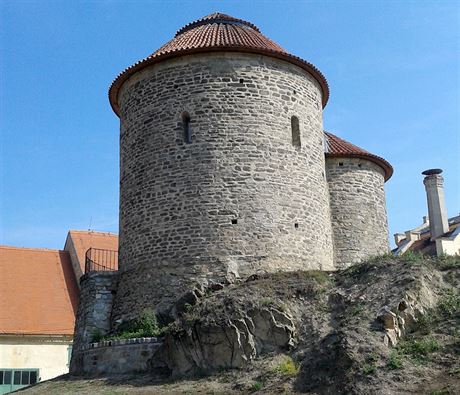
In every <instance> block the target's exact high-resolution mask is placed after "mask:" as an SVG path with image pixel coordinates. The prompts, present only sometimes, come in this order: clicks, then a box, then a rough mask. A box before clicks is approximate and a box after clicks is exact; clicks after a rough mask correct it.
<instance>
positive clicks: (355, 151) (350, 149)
mask: <svg viewBox="0 0 460 395" xmlns="http://www.w3.org/2000/svg"><path fill="white" fill-rule="evenodd" d="M324 134H325V136H326V157H330V158H340V157H342V158H345V157H352V158H362V159H367V160H369V161H371V162H374V163H375V164H377V165H379V166H380V167H381V168H382V169H383V170H384V171H385V181H387V180H389V179H390V177H391V176H392V174H393V167H392V166H391V165H390V164H389V163H388V162H387V161H386V160H385V159H383V158H381V157H380V156H377V155H374V154H371V153H370V152H369V151H366V150H364V149H362V148H360V147H358V146H357V145H354V144H352V143H349V142H348V141H346V140H343V139H341V138H340V137H337V136H336V135H334V134H332V133H329V132H326V131H325V132H324Z"/></svg>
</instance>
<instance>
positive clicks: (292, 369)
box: [274, 356, 300, 377]
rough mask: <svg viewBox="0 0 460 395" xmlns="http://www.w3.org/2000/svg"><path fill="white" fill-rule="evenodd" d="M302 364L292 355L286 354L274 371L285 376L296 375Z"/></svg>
mask: <svg viewBox="0 0 460 395" xmlns="http://www.w3.org/2000/svg"><path fill="white" fill-rule="evenodd" d="M299 370H300V365H299V364H298V363H297V362H295V361H294V360H293V359H292V358H291V357H289V356H285V357H284V358H283V361H282V362H281V363H280V364H279V365H278V366H276V367H275V369H274V372H275V373H279V374H280V375H282V376H285V377H291V376H296V375H297V374H298V373H299Z"/></svg>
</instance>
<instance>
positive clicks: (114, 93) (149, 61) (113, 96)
mask: <svg viewBox="0 0 460 395" xmlns="http://www.w3.org/2000/svg"><path fill="white" fill-rule="evenodd" d="M208 52H244V53H253V54H258V55H265V56H270V57H272V58H277V59H281V60H284V61H287V62H289V63H292V64H295V65H296V66H299V67H301V68H302V69H304V70H305V71H307V72H308V73H309V74H311V75H312V76H313V78H315V80H316V81H317V82H318V83H319V85H320V87H321V91H322V105H323V108H324V107H326V104H327V102H328V100H329V93H330V91H329V85H328V83H327V80H326V77H324V75H323V74H322V73H321V71H319V70H318V69H317V68H316V67H315V66H314V65H313V64H311V63H309V62H307V61H305V60H303V59H301V58H299V57H297V56H294V55H290V54H288V53H280V52H276V51H271V50H267V49H263V48H246V47H239V46H222V47H212V48H193V49H189V50H186V51H184V50H180V51H173V52H168V53H164V54H161V55H158V56H152V57H147V58H145V59H143V60H140V61H139V62H137V63H135V64H133V65H132V66H130V67H128V68H126V69H125V70H124V71H123V72H121V73H120V74H119V75H118V76H117V77H116V78H115V80H114V81H113V82H112V84H111V85H110V88H109V101H110V105H111V107H112V109H113V111H114V112H115V114H117V115H118V116H120V107H119V105H118V93H119V91H120V89H121V87H122V85H123V84H124V83H125V82H126V81H127V80H128V79H129V78H130V77H132V76H133V75H134V74H135V73H137V72H138V71H140V70H142V69H144V68H146V67H148V66H151V65H153V64H156V63H159V62H162V61H164V60H167V59H171V58H176V57H180V56H185V55H192V54H198V53H208Z"/></svg>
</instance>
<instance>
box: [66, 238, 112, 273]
mask: <svg viewBox="0 0 460 395" xmlns="http://www.w3.org/2000/svg"><path fill="white" fill-rule="evenodd" d="M89 248H99V249H101V250H112V251H118V235H116V234H114V233H109V232H95V231H90V230H70V231H69V233H68V235H67V240H66V242H65V247H64V250H66V251H69V253H70V254H71V258H72V259H73V260H74V261H75V260H76V261H77V262H78V266H79V268H80V270H81V272H79V273H76V275H77V278H79V277H80V276H81V275H82V274H83V273H85V254H86V251H88V249H89ZM117 266H118V263H117Z"/></svg>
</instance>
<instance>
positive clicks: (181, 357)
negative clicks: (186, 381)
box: [164, 307, 296, 376]
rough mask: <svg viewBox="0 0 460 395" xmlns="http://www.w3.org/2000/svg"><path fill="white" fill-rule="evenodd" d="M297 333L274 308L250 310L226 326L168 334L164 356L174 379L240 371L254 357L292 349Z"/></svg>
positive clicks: (200, 326) (192, 326)
mask: <svg viewBox="0 0 460 395" xmlns="http://www.w3.org/2000/svg"><path fill="white" fill-rule="evenodd" d="M295 341H296V329H295V325H294V321H293V318H292V317H291V315H290V314H289V313H288V312H282V311H279V310H278V309H276V308H273V307H267V308H251V309H250V310H248V311H247V312H241V311H240V312H238V313H236V312H235V314H233V315H230V316H228V317H227V318H226V320H225V322H223V323H221V324H217V323H201V322H199V321H198V322H194V323H192V324H189V325H186V326H185V329H184V330H183V331H182V332H180V333H172V334H168V335H167V336H166V339H165V348H164V356H165V359H166V360H167V363H168V366H169V367H170V369H171V371H172V374H173V376H178V375H190V374H193V373H196V372H197V371H200V372H211V371H215V370H217V369H222V368H241V367H243V366H245V365H247V363H248V362H250V361H252V360H253V359H255V358H256V357H257V356H260V355H263V354H264V353H268V352H280V351H282V350H288V349H289V348H291V347H292V346H294V344H295Z"/></svg>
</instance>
